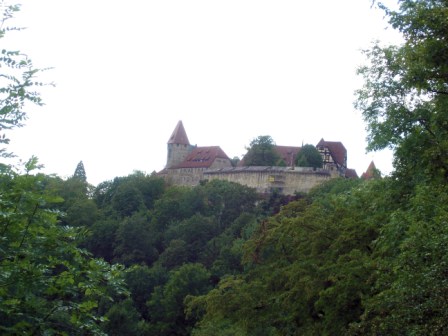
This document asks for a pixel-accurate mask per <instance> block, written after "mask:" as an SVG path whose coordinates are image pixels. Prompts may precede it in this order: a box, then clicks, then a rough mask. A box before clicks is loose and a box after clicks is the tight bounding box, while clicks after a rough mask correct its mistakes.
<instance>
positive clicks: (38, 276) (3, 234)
mask: <svg viewBox="0 0 448 336" xmlns="http://www.w3.org/2000/svg"><path fill="white" fill-rule="evenodd" d="M0 10H1V14H0V15H1V18H0V21H1V26H0V39H1V38H3V37H4V36H5V34H6V33H7V32H11V31H14V30H18V29H17V28H14V27H12V28H11V27H7V26H6V24H5V23H6V21H7V20H8V19H10V18H11V17H12V16H13V14H14V13H15V12H17V11H18V10H19V6H18V5H8V4H6V3H5V2H4V1H2V2H0ZM0 67H1V68H2V74H1V75H0V77H1V85H2V87H0V130H1V131H4V130H11V129H13V128H15V127H21V126H23V121H24V120H25V119H26V116H27V115H26V111H25V110H24V108H25V107H26V106H27V105H26V104H27V103H29V102H31V103H35V104H37V105H42V101H41V98H40V95H39V93H38V92H35V91H33V89H34V87H35V86H39V85H41V84H39V83H38V82H36V80H35V79H34V77H35V75H36V74H37V73H38V72H39V70H37V69H34V68H33V65H32V63H31V61H30V60H29V59H28V57H26V56H25V55H23V54H21V53H20V52H18V51H8V50H6V49H3V50H2V51H1V56H0ZM8 142H9V139H8V138H7V137H6V135H5V134H1V136H0V144H2V145H6V144H8ZM0 156H1V157H7V156H10V154H9V153H7V148H6V147H5V148H1V149H0ZM40 167H41V166H40V165H39V164H38V160H37V158H35V157H32V158H31V159H30V160H28V161H27V162H26V163H25V165H24V166H23V168H22V167H13V166H10V165H6V164H3V163H2V164H1V165H0V195H1V197H0V213H1V217H0V238H1V244H0V246H1V247H0V270H1V271H0V297H1V300H0V333H1V334H2V335H43V334H46V335H50V334H53V335H55V334H61V335H62V334H73V333H79V334H96V335H100V334H101V333H102V331H101V328H100V325H101V323H102V322H103V321H104V319H103V317H102V316H101V314H100V313H99V309H98V305H99V302H100V300H101V299H102V298H104V299H107V300H111V299H112V295H116V296H120V295H123V296H126V292H125V289H124V286H123V284H124V280H123V273H122V267H121V266H120V265H112V266H111V265H109V264H108V263H106V262H104V261H103V260H99V259H92V258H91V256H90V254H89V253H88V252H87V251H85V250H84V249H82V248H80V247H79V242H80V240H82V239H83V238H84V236H85V235H86V230H85V229H82V228H74V227H70V226H66V225H61V224H59V223H58V217H59V216H60V212H59V211H58V210H56V209H57V207H56V204H57V203H60V202H61V201H62V199H61V197H60V196H58V195H57V194H55V193H54V190H53V189H52V188H49V183H48V181H49V180H50V178H49V177H48V176H45V175H43V174H39V173H36V171H37V170H38V169H39V168H40ZM22 169H23V170H22Z"/></svg>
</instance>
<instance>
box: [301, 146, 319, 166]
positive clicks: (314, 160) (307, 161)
mask: <svg viewBox="0 0 448 336" xmlns="http://www.w3.org/2000/svg"><path fill="white" fill-rule="evenodd" d="M296 165H297V166H298V167H313V168H322V165H323V161H322V156H321V155H320V153H319V151H318V150H317V149H316V147H314V146H313V145H309V144H306V145H304V146H302V148H301V149H300V152H299V153H298V154H297V158H296Z"/></svg>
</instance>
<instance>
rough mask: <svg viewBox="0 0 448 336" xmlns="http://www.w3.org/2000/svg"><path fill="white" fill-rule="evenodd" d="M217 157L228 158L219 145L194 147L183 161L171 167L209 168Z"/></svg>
mask: <svg viewBox="0 0 448 336" xmlns="http://www.w3.org/2000/svg"><path fill="white" fill-rule="evenodd" d="M217 158H220V159H227V160H230V159H229V157H228V156H227V154H226V153H224V151H223V150H222V149H221V147H219V146H209V147H196V148H195V149H193V150H192V151H191V153H190V154H188V155H187V157H186V158H185V160H184V161H183V162H181V163H179V164H178V165H177V166H175V167H172V168H209V167H210V166H211V165H212V164H213V162H214V161H215V159H217Z"/></svg>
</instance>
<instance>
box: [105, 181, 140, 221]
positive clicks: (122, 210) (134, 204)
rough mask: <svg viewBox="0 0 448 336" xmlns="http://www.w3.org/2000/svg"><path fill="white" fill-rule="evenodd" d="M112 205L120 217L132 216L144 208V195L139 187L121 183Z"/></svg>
mask: <svg viewBox="0 0 448 336" xmlns="http://www.w3.org/2000/svg"><path fill="white" fill-rule="evenodd" d="M112 207H113V209H114V210H115V211H116V212H117V214H118V215H119V216H120V217H127V216H131V215H132V214H133V213H136V212H138V211H140V210H143V207H144V202H143V195H142V193H141V192H140V190H138V188H137V187H135V186H133V185H130V184H121V185H120V186H118V187H117V189H116V191H115V193H114V195H113V197H112Z"/></svg>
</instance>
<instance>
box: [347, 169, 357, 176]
mask: <svg viewBox="0 0 448 336" xmlns="http://www.w3.org/2000/svg"><path fill="white" fill-rule="evenodd" d="M345 177H346V178H358V173H356V170H354V169H349V168H347V169H346V170H345Z"/></svg>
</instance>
